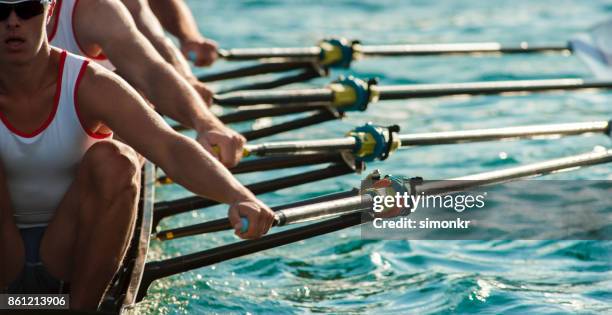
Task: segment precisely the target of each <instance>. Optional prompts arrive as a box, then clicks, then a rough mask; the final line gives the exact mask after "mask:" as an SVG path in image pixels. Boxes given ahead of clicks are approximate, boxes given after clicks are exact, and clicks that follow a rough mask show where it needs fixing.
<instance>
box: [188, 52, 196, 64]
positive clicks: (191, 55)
mask: <svg viewBox="0 0 612 315" xmlns="http://www.w3.org/2000/svg"><path fill="white" fill-rule="evenodd" d="M187 58H189V61H191V62H196V60H197V59H198V54H197V53H196V52H195V51H193V50H190V51H189V52H188V53H187Z"/></svg>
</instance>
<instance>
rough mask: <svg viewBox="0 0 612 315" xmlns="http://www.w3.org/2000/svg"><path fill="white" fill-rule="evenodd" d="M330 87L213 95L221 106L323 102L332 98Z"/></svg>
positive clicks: (330, 100) (327, 101)
mask: <svg viewBox="0 0 612 315" xmlns="http://www.w3.org/2000/svg"><path fill="white" fill-rule="evenodd" d="M333 97H334V95H333V93H332V91H331V90H330V89H327V88H319V89H303V90H279V91H245V92H232V93H228V94H224V95H217V96H215V104H218V105H223V106H243V105H257V104H291V103H293V104H296V103H298V104H304V103H325V104H329V103H331V102H332V101H333V100H334V98H333Z"/></svg>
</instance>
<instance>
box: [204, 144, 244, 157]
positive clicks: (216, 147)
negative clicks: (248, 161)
mask: <svg viewBox="0 0 612 315" xmlns="http://www.w3.org/2000/svg"><path fill="white" fill-rule="evenodd" d="M212 150H213V153H215V154H216V155H219V154H221V148H219V146H218V145H213V146H212ZM249 155H251V150H250V149H249V148H247V147H245V148H243V149H242V157H248V156H249Z"/></svg>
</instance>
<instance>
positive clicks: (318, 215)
mask: <svg viewBox="0 0 612 315" xmlns="http://www.w3.org/2000/svg"><path fill="white" fill-rule="evenodd" d="M371 208H372V198H370V196H368V195H365V196H354V197H347V198H342V199H337V200H332V201H327V202H321V203H316V204H311V205H305V206H301V207H295V208H291V209H287V210H281V211H278V212H277V213H276V214H275V224H274V225H275V226H283V225H287V224H294V223H301V222H306V221H310V220H313V219H316V220H320V219H324V218H327V217H333V216H338V215H342V214H347V213H352V212H360V211H367V210H369V209H371Z"/></svg>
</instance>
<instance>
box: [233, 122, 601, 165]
mask: <svg viewBox="0 0 612 315" xmlns="http://www.w3.org/2000/svg"><path fill="white" fill-rule="evenodd" d="M610 125H611V124H610V121H593V122H577V123H562V124H545V125H530V126H517V127H504V128H492V129H475V130H459V131H445V132H428V133H414V134H397V135H395V136H394V137H393V139H395V141H397V142H399V143H398V144H396V147H395V148H394V149H399V148H403V147H410V146H423V145H441V144H457V143H468V142H480V141H492V140H506V139H519V138H520V139H524V138H551V137H560V136H572V135H581V134H589V133H604V134H609V133H610ZM385 132H386V130H384V128H377V127H376V126H373V125H371V127H368V125H366V126H362V127H360V128H357V129H355V130H352V131H351V132H349V134H350V135H349V136H347V137H344V138H334V139H319V140H299V141H282V142H281V141H279V142H268V143H261V144H248V145H246V146H245V148H244V152H243V156H244V157H248V156H270V155H279V154H306V153H313V152H338V151H346V150H350V151H354V152H359V151H361V152H363V153H362V155H365V154H370V153H372V151H373V150H374V147H376V146H377V145H383V144H382V143H381V142H385V141H388V136H387V133H385ZM392 149H393V148H392Z"/></svg>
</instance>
